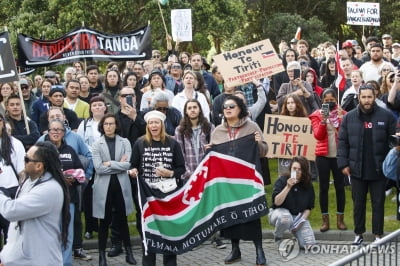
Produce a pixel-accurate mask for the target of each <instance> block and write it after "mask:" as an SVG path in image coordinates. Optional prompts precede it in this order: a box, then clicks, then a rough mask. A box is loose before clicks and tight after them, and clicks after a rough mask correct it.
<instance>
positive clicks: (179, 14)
mask: <svg viewBox="0 0 400 266" xmlns="http://www.w3.org/2000/svg"><path fill="white" fill-rule="evenodd" d="M171 27H172V38H173V39H174V41H177V40H179V41H180V42H191V41H192V10H191V9H173V10H171Z"/></svg>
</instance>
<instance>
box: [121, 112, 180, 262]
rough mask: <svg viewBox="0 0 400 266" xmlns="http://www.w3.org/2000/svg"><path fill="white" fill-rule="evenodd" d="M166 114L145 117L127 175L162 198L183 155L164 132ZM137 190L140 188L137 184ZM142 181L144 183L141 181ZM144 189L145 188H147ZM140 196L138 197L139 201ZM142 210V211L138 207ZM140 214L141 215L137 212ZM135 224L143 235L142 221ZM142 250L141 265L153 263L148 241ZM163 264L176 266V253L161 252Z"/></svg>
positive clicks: (175, 176) (175, 184)
mask: <svg viewBox="0 0 400 266" xmlns="http://www.w3.org/2000/svg"><path fill="white" fill-rule="evenodd" d="M165 118H166V117H165V115H164V113H162V112H159V111H150V112H148V113H146V115H145V116H144V120H145V121H146V123H147V126H146V134H145V135H144V136H143V137H141V138H140V139H138V140H137V141H136V142H135V144H134V146H133V150H132V154H133V155H132V159H131V163H132V167H133V168H132V169H131V170H128V174H129V175H130V176H131V177H133V178H138V177H139V178H143V180H144V181H145V183H146V184H147V185H148V187H149V188H150V189H151V193H152V194H153V195H154V197H157V198H165V197H166V196H168V195H169V194H171V192H174V191H175V190H176V188H177V187H178V185H180V183H181V182H180V180H181V176H182V174H184V173H185V171H186V169H185V159H184V157H183V154H182V150H181V147H180V146H179V144H178V142H177V141H176V140H175V139H174V138H172V137H170V136H168V135H167V134H166V131H165V125H164V121H165ZM138 183H139V190H141V192H142V190H143V188H142V187H140V184H142V182H138ZM143 183H144V182H143ZM146 190H147V189H146ZM142 200H143V199H141V197H140V198H139V202H142ZM137 211H138V212H141V210H137ZM138 216H140V217H141V215H138ZM136 222H137V223H140V224H139V225H138V227H140V228H141V230H139V233H140V235H141V237H142V239H143V238H145V232H144V231H143V228H142V224H141V221H136ZM143 243H145V246H144V249H143V264H142V265H149V266H150V265H156V254H155V253H153V252H150V251H148V250H147V242H146V241H143ZM163 256H164V257H163V262H164V265H168V266H174V265H177V262H176V254H174V253H164V255H163Z"/></svg>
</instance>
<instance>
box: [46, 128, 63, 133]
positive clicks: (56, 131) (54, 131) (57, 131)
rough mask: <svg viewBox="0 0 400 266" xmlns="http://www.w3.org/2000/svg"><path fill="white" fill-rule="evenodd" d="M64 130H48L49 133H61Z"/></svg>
mask: <svg viewBox="0 0 400 266" xmlns="http://www.w3.org/2000/svg"><path fill="white" fill-rule="evenodd" d="M64 131H65V130H64V129H62V128H50V129H49V132H50V133H61V132H64Z"/></svg>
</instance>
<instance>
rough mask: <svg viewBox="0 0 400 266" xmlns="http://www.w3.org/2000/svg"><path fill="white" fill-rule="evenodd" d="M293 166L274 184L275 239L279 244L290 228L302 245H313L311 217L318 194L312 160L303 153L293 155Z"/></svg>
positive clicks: (270, 217) (272, 221) (272, 219)
mask: <svg viewBox="0 0 400 266" xmlns="http://www.w3.org/2000/svg"><path fill="white" fill-rule="evenodd" d="M289 169H290V174H289V172H288V173H285V174H283V175H282V176H280V177H279V178H278V179H277V180H276V182H275V184H274V188H273V191H272V203H273V205H272V210H270V212H269V214H268V220H269V223H270V224H271V225H272V226H274V227H275V231H274V240H275V243H276V244H277V245H278V246H279V244H280V243H281V241H282V240H283V236H284V232H285V231H286V230H289V231H290V232H291V233H292V234H293V235H294V236H295V237H296V239H297V240H298V241H299V246H300V247H302V248H303V247H309V246H312V245H314V244H315V236H314V231H313V230H312V228H311V225H310V221H309V220H308V217H309V216H310V214H311V210H312V209H313V208H314V200H315V194H314V187H313V185H312V182H311V173H310V167H309V163H308V160H307V159H306V158H305V157H302V156H296V157H293V159H292V161H291V163H290V166H289Z"/></svg>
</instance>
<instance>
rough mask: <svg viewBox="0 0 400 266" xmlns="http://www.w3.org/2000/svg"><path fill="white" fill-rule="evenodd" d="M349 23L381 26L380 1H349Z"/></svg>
mask: <svg viewBox="0 0 400 266" xmlns="http://www.w3.org/2000/svg"><path fill="white" fill-rule="evenodd" d="M347 24H350V25H368V26H380V25H381V19H380V12H379V3H366V2H347Z"/></svg>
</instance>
